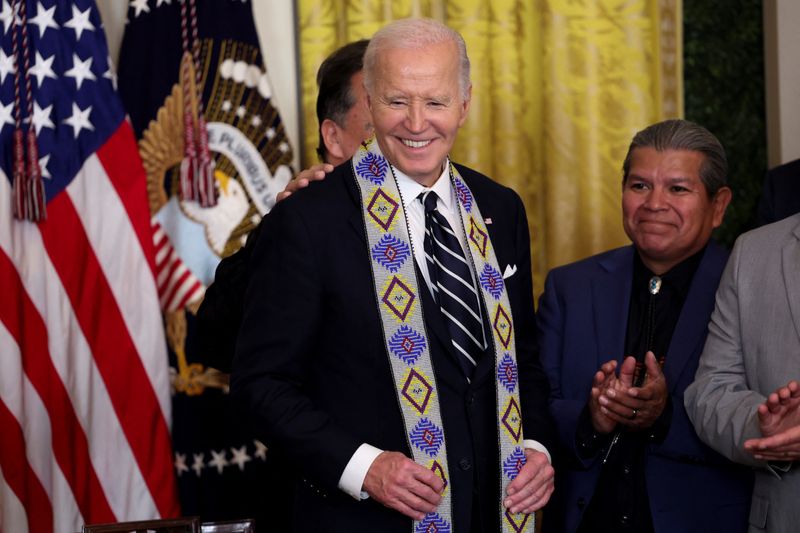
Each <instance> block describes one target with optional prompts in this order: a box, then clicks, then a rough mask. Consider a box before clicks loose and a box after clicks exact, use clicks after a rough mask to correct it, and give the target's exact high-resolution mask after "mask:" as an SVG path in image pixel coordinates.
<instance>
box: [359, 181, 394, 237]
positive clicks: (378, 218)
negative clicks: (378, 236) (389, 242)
mask: <svg viewBox="0 0 800 533" xmlns="http://www.w3.org/2000/svg"><path fill="white" fill-rule="evenodd" d="M399 208H400V202H398V201H397V200H396V199H394V198H392V197H391V196H389V195H388V194H387V193H386V192H385V191H384V190H383V189H380V188H379V189H376V190H375V194H373V195H372V199H371V200H370V201H369V204H368V205H367V213H369V215H370V216H371V217H372V220H374V221H375V222H377V223H378V225H379V226H380V227H381V228H382V229H383V231H389V230H390V229H391V228H392V223H393V222H394V220H395V215H396V214H397V210H398V209H399Z"/></svg>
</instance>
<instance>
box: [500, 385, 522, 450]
mask: <svg viewBox="0 0 800 533" xmlns="http://www.w3.org/2000/svg"><path fill="white" fill-rule="evenodd" d="M502 420H503V426H504V427H505V428H506V430H507V431H508V433H509V435H511V438H512V439H514V442H515V443H518V442H519V439H520V437H521V436H522V413H520V412H519V404H518V403H517V400H516V398H514V397H513V396H512V397H511V398H509V400H508V404H506V410H505V413H503V418H502Z"/></svg>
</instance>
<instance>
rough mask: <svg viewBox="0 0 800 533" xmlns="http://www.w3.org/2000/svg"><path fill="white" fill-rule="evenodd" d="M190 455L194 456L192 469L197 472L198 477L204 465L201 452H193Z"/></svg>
mask: <svg viewBox="0 0 800 533" xmlns="http://www.w3.org/2000/svg"><path fill="white" fill-rule="evenodd" d="M192 455H193V456H194V463H192V470H194V473H195V474H197V477H200V474H202V473H203V467H204V466H205V464H204V463H203V454H202V453H195V454H192Z"/></svg>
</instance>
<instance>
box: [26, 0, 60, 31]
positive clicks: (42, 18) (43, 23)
mask: <svg viewBox="0 0 800 533" xmlns="http://www.w3.org/2000/svg"><path fill="white" fill-rule="evenodd" d="M55 15H56V6H52V7H51V8H50V9H45V8H44V6H42V3H41V2H39V5H38V7H37V8H36V16H35V17H33V18H31V19H28V23H29V24H36V25H37V26H38V27H39V37H43V36H44V32H46V31H47V28H53V29H54V30H57V29H58V24H56V21H55Z"/></svg>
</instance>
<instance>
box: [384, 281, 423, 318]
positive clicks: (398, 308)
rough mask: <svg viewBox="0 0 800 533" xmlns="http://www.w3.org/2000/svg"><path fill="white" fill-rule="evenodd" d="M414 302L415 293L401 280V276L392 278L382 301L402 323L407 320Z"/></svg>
mask: <svg viewBox="0 0 800 533" xmlns="http://www.w3.org/2000/svg"><path fill="white" fill-rule="evenodd" d="M414 300H416V297H415V296H414V293H413V292H412V291H411V289H410V288H409V286H408V284H407V283H404V282H403V280H402V279H400V276H392V279H390V280H389V283H388V286H387V287H386V288H385V289H384V291H383V298H382V299H381V301H382V302H383V303H385V304H386V307H388V308H389V310H391V311H392V313H394V315H395V316H396V317H397V318H398V319H400V321H401V322H402V321H404V320H405V319H406V317H407V316H408V313H409V312H410V311H411V307H412V306H413V305H414Z"/></svg>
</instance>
